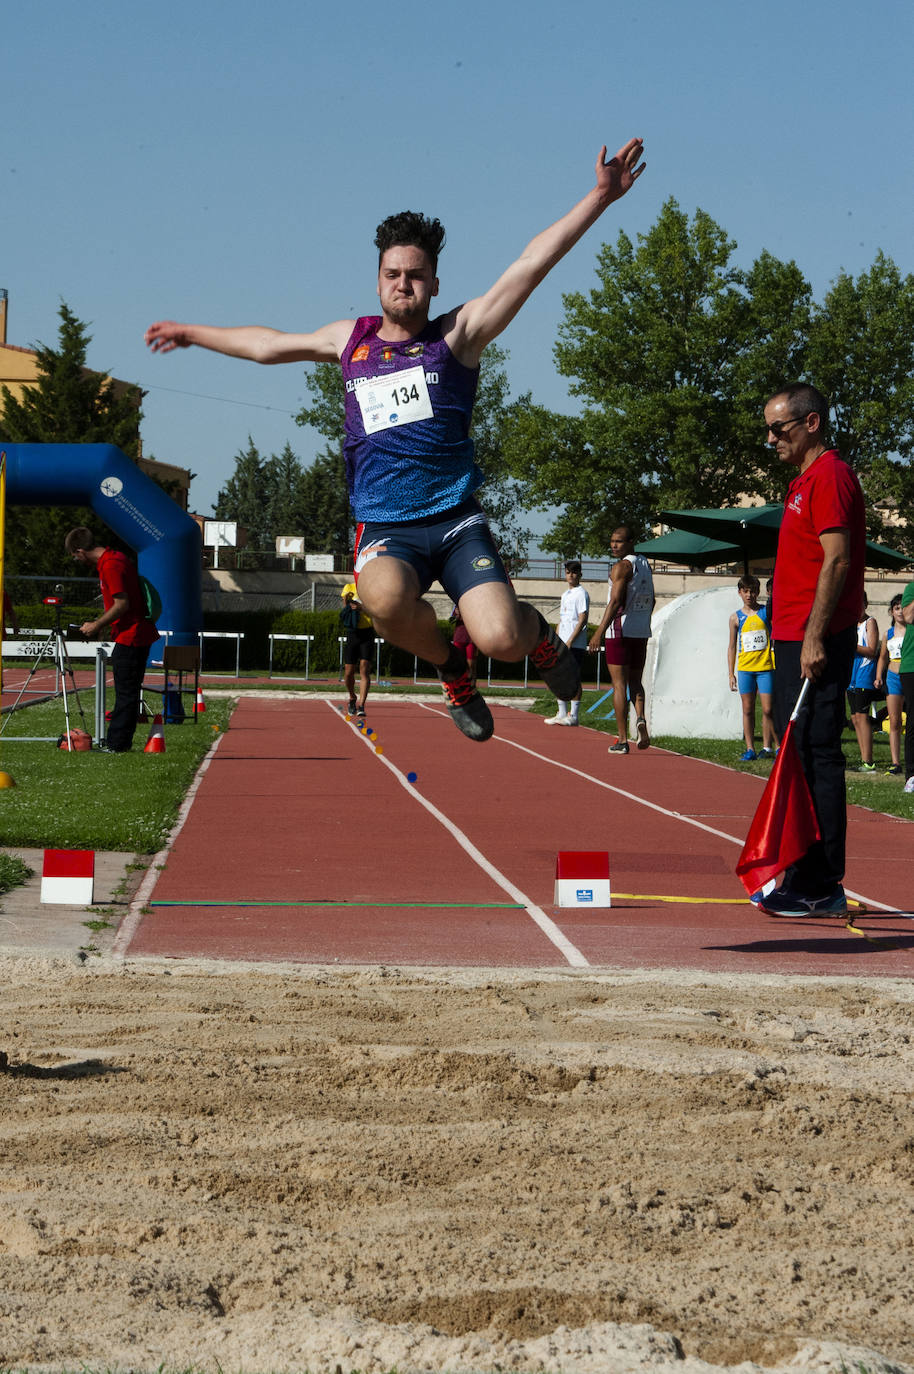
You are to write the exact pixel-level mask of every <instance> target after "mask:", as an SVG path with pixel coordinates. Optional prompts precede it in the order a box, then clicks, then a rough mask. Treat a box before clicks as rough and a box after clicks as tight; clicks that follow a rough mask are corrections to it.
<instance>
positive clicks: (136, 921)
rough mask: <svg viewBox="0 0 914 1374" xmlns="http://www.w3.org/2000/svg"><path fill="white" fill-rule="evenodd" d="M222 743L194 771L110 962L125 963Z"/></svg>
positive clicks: (219, 739) (123, 924)
mask: <svg viewBox="0 0 914 1374" xmlns="http://www.w3.org/2000/svg"><path fill="white" fill-rule="evenodd" d="M224 739H225V735H224V734H220V735H219V736H218V737H217V738H216V739H215V740H213V744H212V748H211V749H210V750H209V751H208V753H207V754H206V756H205V758H204V759H203V762H202V763H201V764H200V767H199V768H198V769H197V771H196V773H195V775H194V780H193V782H192V783H191V785H190V787H189V788H188V789H187V795H186V796H185V798H184V801H183V802H182V803H181V809H180V811H179V812H178V819H177V820H176V821H175V823H174V825H173V827H172V829H171V830H170V832H169V835H168V838H167V840H166V841H165V845H164V848H162V849H160V850H159V852H158V854H156V855H155V856H154V858H153V860H152V863H151V864H150V865H149V867H148V868H147V870H146V876H145V877H144V878H143V881H142V882H141V883H140V885H139V887H138V888H137V890H136V896H135V897H134V899H133V901H132V902H131V903H130V906H129V907H128V908H127V915H126V916H125V917H124V919H123V921H121V924H120V925H119V926H118V930H117V934H116V935H115V937H114V944H113V945H112V948H111V954H112V957H113V958H115V959H124V958H126V957H127V950H128V949H129V948H130V942H131V941H132V939H133V937H134V935H136V932H137V930H138V929H139V925H140V922H141V921H142V919H143V915H144V911H143V908H144V907H145V906H146V904H147V902H148V901H149V899H150V897H151V896H152V892H153V888H154V887H155V885H156V883H157V882H158V880H159V874H160V872H161V871H162V869H163V868H164V867H165V863H166V861H167V859H168V855H169V852H170V851H171V848H172V846H173V844H174V842H175V840H176V839H177V838H178V836H179V835H180V833H181V831H182V830H183V828H184V824H185V822H186V820H187V818H188V816H189V815H190V808H191V807H192V806H193V803H194V798H195V797H196V795H197V792H198V791H199V789H200V784H201V782H202V781H203V776H204V774H205V773H206V770H207V769H208V768H209V766H210V764H211V763H212V761H213V757H214V755H215V753H216V750H217V749H218V748H219V745H220V744H221V743H222V741H223V740H224Z"/></svg>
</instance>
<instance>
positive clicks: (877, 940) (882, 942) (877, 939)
mask: <svg viewBox="0 0 914 1374" xmlns="http://www.w3.org/2000/svg"><path fill="white" fill-rule="evenodd" d="M613 896H614V897H624V898H625V899H626V901H630V902H672V903H674V904H675V905H676V906H679V905H680V904H682V905H691V906H754V905H755V904H754V903H753V902H750V901H749V898H748V897H675V896H673V897H671V896H670V895H669V894H668V893H661V892H614V893H613ZM847 904H848V906H852V907H855V908H856V910H855V911H854V914H853V916H851V915H850V913H848V915H847V917H846V918H845V919H844V929H845V930H846V931H847V932H848V934H850V935H859V936H860V937H861V938H862V939H864V940H866V942H867V944H870V945H876V946H878V947H879V948H880V949H901V948H902V946H901V945H899V944H897V943H896V942H895V941H894V940H889V939H886V937H885V936H881V935H879V936H877V935H868V934H867V932H866V931H865V930H864V929H863V927H862V926H858V925H855V924H854V922H855V921H856V920H858V919H859V918H860V917H861V916H873V917H876V916H900V917H901V918H902V919H903V920H906V921H910V920H911V919H914V917H912V914H911V913H908V912H897V911H871V910H870V908H869V907H868V906H867V905H866V904H865V903H864V902H858V901H855V900H854V899H853V898H848V903H847ZM756 910H758V908H756ZM779 919H783V918H779ZM789 919H790V920H794V921H802V920H804V919H805V918H804V917H802V916H793V917H790V918H789ZM812 919H814V920H818V921H821V920H822V917H821V916H816V917H813V918H812ZM838 919H841V918H840V917H839V918H838Z"/></svg>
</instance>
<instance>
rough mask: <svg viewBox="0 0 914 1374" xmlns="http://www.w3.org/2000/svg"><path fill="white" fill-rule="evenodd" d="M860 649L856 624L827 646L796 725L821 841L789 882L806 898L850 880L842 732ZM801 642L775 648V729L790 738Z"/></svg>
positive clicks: (791, 872) (789, 876)
mask: <svg viewBox="0 0 914 1374" xmlns="http://www.w3.org/2000/svg"><path fill="white" fill-rule="evenodd" d="M856 646H857V627H856V626H855V625H850V626H848V628H847V629H846V630H841V631H840V632H839V633H838V634H836V635H830V636H829V638H828V639H826V641H825V654H826V660H827V661H826V666H825V670H824V672H823V674H822V676H821V677H820V678H819V680H818V682H816V683H813V684H812V686H811V687H810V689H809V691H808V692H807V695H806V702H805V703H804V707H803V710H802V711H801V712H800V714H799V716H798V717H797V720H796V724H795V725H794V739H795V740H796V744H797V751H798V753H799V756H800V762H801V763H802V765H803V772H804V774H805V775H806V781H807V782H808V783H809V790H810V792H811V793H812V800H813V804H814V806H815V808H816V816H817V818H818V821H819V831H820V833H821V836H822V838H821V840H817V841H816V843H815V844H814V845H813V846H812V847H811V848H810V849H809V850H807V852H806V854H805V855H804V856H803V858H802V859H800V861H799V863H796V864H794V866H793V868H791V869H790V870H789V871H788V873H787V875H786V877H785V879H784V883H785V885H786V886H789V887H790V889H791V891H793V892H796V893H799V894H801V895H803V896H805V897H826V896H828V895H829V893H831V892H833V891H834V889H835V886H836V885H837V884H838V883H840V882H841V880H842V878H843V877H844V866H845V842H846V837H847V791H846V788H845V785H844V766H845V761H844V754H843V752H842V749H841V732H842V731H843V729H844V722H845V719H846V717H845V693H846V692H847V685H848V683H849V682H850V680H851V670H852V668H853V664H854V654H855V650H856ZM802 647H803V646H802V643H801V642H800V641H799V640H792V639H778V640H775V643H774V664H775V667H774V724H775V729H776V730H777V733H778V738H779V739H783V738H784V732H785V731H786V729H787V722H788V721H789V720H790V717H791V714H792V713H793V709H794V707H795V706H796V704H797V697H798V696H799V694H800V688H801V687H802V685H803V679H802V676H801V674H800V650H801V649H802Z"/></svg>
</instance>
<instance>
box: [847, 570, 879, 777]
mask: <svg viewBox="0 0 914 1374" xmlns="http://www.w3.org/2000/svg"><path fill="white" fill-rule="evenodd" d="M867 604H868V603H867V599H866V593H865V592H864V594H863V615H862V616H861V618H860V619H859V620H858V621H857V648H856V650H855V653H854V666H853V669H852V671H851V680H850V684H849V685H848V689H847V703H848V705H849V706H850V709H851V724H852V725H853V727H854V731H855V733H856V736H857V744H858V746H859V749H860V770H859V771H860V772H861V773H875V771H876V765H875V763H874V762H873V717H872V715H871V714H870V707H871V706H872V704H873V702H874V701H875V700H876V698H877V697H878V696H879V695H880V693H879V691H878V690H877V688H876V667H877V659H878V658H879V626H878V625H877V624H876V621H875V620H874V618H873V617H872V616H871V615H868V614H867Z"/></svg>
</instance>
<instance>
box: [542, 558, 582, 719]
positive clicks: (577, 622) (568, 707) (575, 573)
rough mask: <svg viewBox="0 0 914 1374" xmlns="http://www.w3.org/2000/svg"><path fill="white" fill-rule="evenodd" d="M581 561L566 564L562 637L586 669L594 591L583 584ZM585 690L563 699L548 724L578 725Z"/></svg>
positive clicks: (562, 606)
mask: <svg viewBox="0 0 914 1374" xmlns="http://www.w3.org/2000/svg"><path fill="white" fill-rule="evenodd" d="M581 572H582V568H581V564H580V562H579V561H578V559H576V558H569V560H568V562H567V563H566V564H565V581H566V582H567V583H568V586H567V589H566V590H565V591H564V592H563V593H562V600H561V604H560V606H559V628H558V634H559V639H560V640H561V641H562V642H563V644H567V646H568V648H569V650H570V652H571V655H572V657H573V658H574V659H575V661H576V662H577V665H578V668H579V669H583V667H584V658H585V656H586V654H587V618H588V616H589V615H590V593H589V592H588V591H587V590H586V589H585V588H584V587H582V586H581ZM581 691H582V689H581V688H580V687H579V688H578V690H577V694H576V695H575V696H573V697H572V699H571V700H570V701H560V702H559V704H558V713H557V714H556V715H554V716H547V717H546V720H545V722H544V723H545V724H546V725H577V724H579V721H578V713H579V711H580V709H581Z"/></svg>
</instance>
